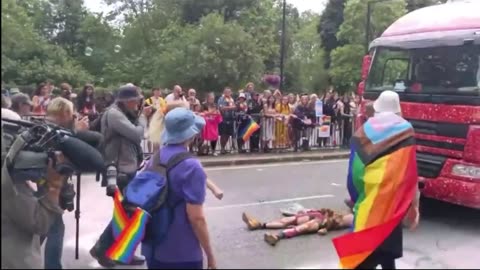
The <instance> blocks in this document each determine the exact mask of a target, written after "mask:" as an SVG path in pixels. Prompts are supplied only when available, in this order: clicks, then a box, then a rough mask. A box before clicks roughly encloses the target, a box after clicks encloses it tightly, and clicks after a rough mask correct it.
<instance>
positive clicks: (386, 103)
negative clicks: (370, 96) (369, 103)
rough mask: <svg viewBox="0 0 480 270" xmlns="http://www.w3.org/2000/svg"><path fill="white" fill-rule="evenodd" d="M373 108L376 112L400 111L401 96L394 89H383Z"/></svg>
mask: <svg viewBox="0 0 480 270" xmlns="http://www.w3.org/2000/svg"><path fill="white" fill-rule="evenodd" d="M373 109H375V112H376V113H387V112H389V113H400V112H401V111H402V108H401V107H400V97H399V96H398V94H397V93H396V92H394V91H390V90H387V91H383V92H382V93H381V94H380V96H379V97H378V98H377V100H375V102H374V103H373Z"/></svg>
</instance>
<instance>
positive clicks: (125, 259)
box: [106, 189, 150, 263]
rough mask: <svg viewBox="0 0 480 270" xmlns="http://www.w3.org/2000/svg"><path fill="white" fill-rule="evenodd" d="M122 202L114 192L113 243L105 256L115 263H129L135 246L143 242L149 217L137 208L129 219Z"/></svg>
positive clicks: (117, 191) (120, 197) (119, 196)
mask: <svg viewBox="0 0 480 270" xmlns="http://www.w3.org/2000/svg"><path fill="white" fill-rule="evenodd" d="M122 201H123V196H122V194H121V193H120V191H119V190H118V189H117V190H115V194H114V197H113V202H114V207H113V218H112V222H111V224H112V230H113V237H114V239H115V242H114V243H113V245H112V246H111V247H110V248H109V249H108V250H107V252H106V256H107V257H108V258H109V259H111V260H114V261H117V262H122V263H129V262H130V261H131V260H132V258H133V255H134V253H135V250H136V248H137V246H138V245H139V244H140V242H141V241H142V240H143V237H144V235H145V229H146V226H147V222H148V220H149V217H150V216H149V215H148V213H147V212H145V211H144V210H142V209H140V208H138V207H137V208H136V209H135V211H134V213H133V215H132V217H131V218H129V217H128V215H127V213H126V211H125V209H124V207H123V204H122Z"/></svg>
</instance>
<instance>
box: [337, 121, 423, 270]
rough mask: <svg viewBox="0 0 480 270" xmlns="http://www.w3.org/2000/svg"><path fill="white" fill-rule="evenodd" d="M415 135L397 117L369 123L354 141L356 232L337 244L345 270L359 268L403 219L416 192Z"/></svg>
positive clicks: (351, 178)
mask: <svg viewBox="0 0 480 270" xmlns="http://www.w3.org/2000/svg"><path fill="white" fill-rule="evenodd" d="M413 135H414V131H413V128H412V126H411V124H410V123H408V122H407V121H405V120H404V119H403V118H401V117H399V116H397V115H394V114H381V115H378V116H375V117H373V118H370V119H369V120H368V121H367V122H366V123H365V124H364V125H363V126H362V127H361V128H360V129H358V130H357V132H356V133H355V135H354V136H353V137H352V141H351V154H350V162H349V169H348V180H347V185H348V190H349V193H350V196H351V198H352V201H354V202H355V206H354V208H353V210H354V215H355V218H354V221H353V232H351V233H348V234H346V235H343V236H340V237H337V238H335V239H333V244H334V246H335V249H336V250H337V254H338V256H339V258H340V265H341V267H342V268H345V269H354V268H356V267H357V266H358V265H359V264H361V263H362V262H363V261H364V260H365V259H366V258H367V257H368V256H369V255H370V254H372V252H373V251H375V249H377V248H378V247H379V246H380V245H381V244H382V243H383V242H384V241H385V239H386V238H387V237H388V236H389V235H390V234H391V233H392V231H393V230H394V229H395V227H397V226H398V225H399V224H400V222H401V221H402V219H403V217H404V216H405V214H406V212H407V210H408V208H409V207H410V204H411V202H412V200H413V198H414V196H415V192H416V189H417V177H418V176H417V165H416V155H415V140H414V137H413Z"/></svg>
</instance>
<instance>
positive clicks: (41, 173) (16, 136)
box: [2, 119, 105, 182]
mask: <svg viewBox="0 0 480 270" xmlns="http://www.w3.org/2000/svg"><path fill="white" fill-rule="evenodd" d="M2 131H3V134H2V135H3V139H4V143H6V147H5V149H6V150H5V151H4V153H2V164H3V162H7V163H6V165H7V168H8V170H9V173H10V176H11V177H12V179H13V180H14V181H25V180H30V181H34V182H37V181H39V180H42V179H44V178H45V176H46V169H47V167H48V163H49V160H52V162H53V166H54V167H55V169H56V170H57V172H58V173H60V174H63V175H72V174H73V173H74V172H80V173H81V172H94V171H104V170H105V165H104V162H103V158H102V155H101V154H100V153H99V152H98V151H97V150H96V149H95V148H93V147H92V146H90V145H88V144H87V143H85V142H83V141H81V140H79V139H78V138H76V137H75V136H74V134H72V132H71V131H69V130H67V129H64V128H61V127H59V126H57V125H54V124H52V123H48V122H45V121H38V120H37V121H32V122H28V121H21V120H10V119H2ZM56 151H60V152H62V153H63V155H64V156H65V157H66V158H67V160H68V163H62V164H57V161H56V159H55V152H56ZM4 159H5V160H4Z"/></svg>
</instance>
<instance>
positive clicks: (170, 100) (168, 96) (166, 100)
mask: <svg viewBox="0 0 480 270" xmlns="http://www.w3.org/2000/svg"><path fill="white" fill-rule="evenodd" d="M175 100H176V99H175V95H174V94H173V93H170V94H168V95H167V97H166V98H165V102H167V103H168V102H172V101H175ZM177 100H182V101H187V100H186V99H185V97H181V98H180V99H177Z"/></svg>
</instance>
